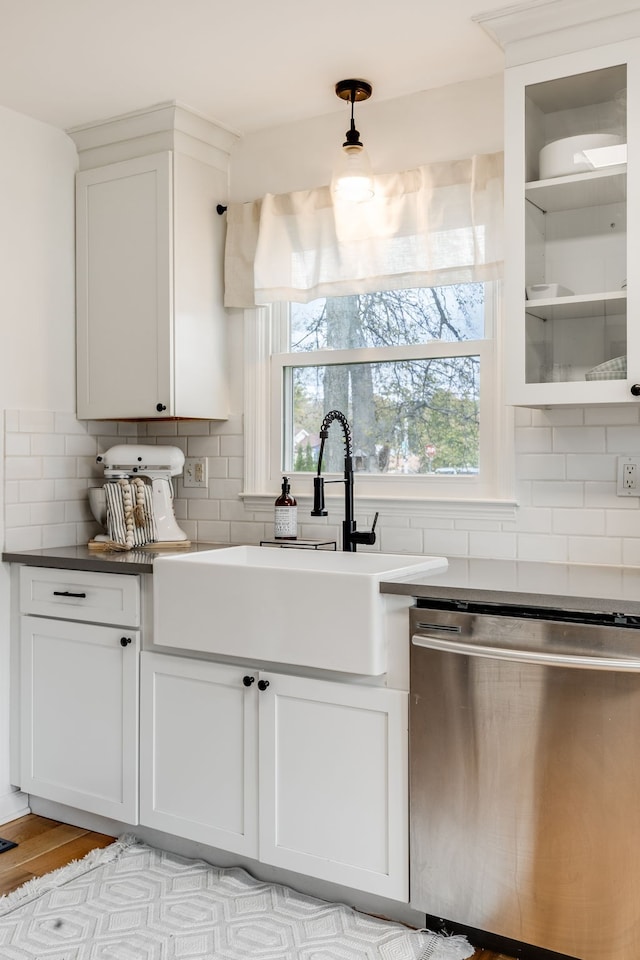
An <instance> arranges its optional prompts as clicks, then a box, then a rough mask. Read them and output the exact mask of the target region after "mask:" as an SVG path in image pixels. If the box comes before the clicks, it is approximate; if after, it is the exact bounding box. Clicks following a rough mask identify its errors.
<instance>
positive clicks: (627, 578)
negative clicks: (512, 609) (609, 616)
mask: <svg viewBox="0 0 640 960" xmlns="http://www.w3.org/2000/svg"><path fill="white" fill-rule="evenodd" d="M380 589H381V591H382V592H383V593H393V594H399V595H402V596H410V597H418V598H420V597H422V598H440V599H453V600H456V599H457V600H467V601H474V600H475V601H479V602H484V603H502V604H515V605H517V606H534V607H550V608H553V607H555V608H560V609H562V610H585V611H590V612H595V613H626V614H631V615H640V567H621V566H606V565H597V564H587V563H540V562H534V561H526V560H485V559H475V558H462V557H460V558H458V557H454V558H452V559H450V560H449V568H448V570H445V571H443V572H441V573H433V574H427V575H425V576H424V577H413V578H412V579H411V581H404V582H401V581H396V582H386V583H382V584H381V585H380Z"/></svg>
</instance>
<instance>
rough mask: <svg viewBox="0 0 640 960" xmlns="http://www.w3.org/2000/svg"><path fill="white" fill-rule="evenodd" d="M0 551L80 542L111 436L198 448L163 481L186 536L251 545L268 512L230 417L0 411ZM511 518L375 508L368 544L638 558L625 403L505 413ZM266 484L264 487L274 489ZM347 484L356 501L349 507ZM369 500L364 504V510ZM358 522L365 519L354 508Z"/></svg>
mask: <svg viewBox="0 0 640 960" xmlns="http://www.w3.org/2000/svg"><path fill="white" fill-rule="evenodd" d="M3 420H4V520H5V544H4V546H5V549H9V550H21V549H34V548H38V547H52V546H66V545H71V544H75V543H84V542H86V541H87V540H88V539H90V538H91V537H92V536H93V535H94V534H95V533H96V532H98V527H97V525H96V524H95V523H94V521H93V518H92V515H91V511H90V510H89V504H88V499H87V489H88V487H90V486H93V485H95V484H96V483H99V482H101V479H102V471H101V469H100V468H99V467H98V466H97V464H96V460H95V458H96V456H97V454H98V453H100V452H103V451H104V450H106V449H107V448H108V447H109V446H112V445H113V444H114V443H135V442H141V443H170V444H175V445H176V446H179V447H180V448H181V449H182V450H183V452H184V454H185V456H192V457H206V458H207V460H208V472H209V483H208V487H207V488H206V489H201V488H185V487H184V485H183V483H182V480H181V478H177V480H176V481H174V483H175V510H176V516H177V517H178V520H179V523H180V525H181V526H182V528H183V529H184V530H185V532H186V534H187V536H188V537H190V538H191V539H192V540H205V541H216V542H222V543H232V542H238V541H244V542H248V543H257V542H259V541H260V540H261V539H268V538H270V537H271V536H272V535H273V526H272V511H271V509H268V508H262V509H255V510H248V509H246V508H245V507H244V504H243V502H242V500H241V499H239V497H238V494H239V493H240V492H241V491H242V486H243V481H242V477H243V452H244V451H243V428H242V418H241V417H239V416H238V417H232V418H230V419H229V420H228V421H225V422H222V423H221V422H217V421H215V422H214V421H211V422H204V421H168V422H158V421H153V422H149V423H129V422H126V423H125V422H121V423H117V422H103V421H78V420H77V419H76V418H75V417H74V415H73V414H71V413H63V412H50V411H24V410H6V411H4V417H3ZM515 421H516V427H515V444H514V448H515V462H516V499H517V501H518V504H519V506H518V508H517V510H516V512H515V518H514V519H509V520H500V519H496V520H492V519H484V520H480V519H475V520H471V519H465V518H464V517H463V516H460V517H455V518H453V517H452V516H451V515H448V516H442V517H439V516H433V517H430V516H427V515H422V516H416V517H415V518H411V517H408V516H406V515H403V516H396V515H394V514H393V512H388V513H385V511H384V510H381V516H380V520H379V523H378V531H379V539H378V547H379V548H380V549H381V550H383V551H387V552H390V553H398V552H400V553H431V554H438V555H441V554H444V555H450V556H457V557H460V556H477V557H493V558H499V559H503V560H504V562H505V563H506V564H507V565H508V564H509V562H510V561H512V560H513V559H522V560H556V561H572V562H578V563H605V564H607V563H611V564H617V563H623V564H634V565H637V564H640V498H623V497H617V496H616V460H617V457H618V456H620V455H627V456H640V411H639V409H638V408H637V407H632V406H624V407H619V408H618V407H597V408H560V409H547V410H526V409H522V410H517V411H516V417H515ZM276 494H277V491H274V497H275V495H276ZM357 506H358V504H357V491H356V510H357ZM369 509H370V505H367V510H369ZM357 515H358V521H359V523H360V524H361V525H367V524H368V523H370V522H371V517H370V516H369V515H368V513H367V514H361V513H359V512H358V511H357ZM340 519H341V518H340V517H333V516H330V517H329V518H328V520H327V521H326V523H324V524H323V525H322V528H321V530H320V529H319V525H318V522H317V521H311V520H308V521H307V520H306V517H305V515H304V513H301V514H300V516H299V535H300V536H302V537H309V538H313V537H320V536H323V537H324V536H327V538H336V539H337V538H338V537H339V520H340Z"/></svg>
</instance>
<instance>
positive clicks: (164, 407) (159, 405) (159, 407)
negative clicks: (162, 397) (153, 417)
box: [156, 403, 167, 413]
mask: <svg viewBox="0 0 640 960" xmlns="http://www.w3.org/2000/svg"><path fill="white" fill-rule="evenodd" d="M166 409H167V408H166V406H165V405H164V403H156V410H157V411H158V413H162V411H163V410H166Z"/></svg>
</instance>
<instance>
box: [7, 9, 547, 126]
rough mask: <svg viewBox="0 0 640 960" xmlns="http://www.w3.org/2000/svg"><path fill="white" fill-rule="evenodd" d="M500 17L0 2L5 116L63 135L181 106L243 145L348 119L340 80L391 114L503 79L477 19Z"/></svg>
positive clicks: (496, 52)
mask: <svg viewBox="0 0 640 960" xmlns="http://www.w3.org/2000/svg"><path fill="white" fill-rule="evenodd" d="M538 2H539V0H538ZM515 5H516V4H512V6H515ZM517 5H518V6H520V5H522V6H527V5H528V3H526V2H525V3H522V4H517ZM504 6H505V2H504V0H493V2H492V0H366V2H352V3H349V2H345V0H323V2H322V3H316V2H312V0H226V2H223V0H0V105H2V106H4V107H9V108H11V109H13V110H17V111H19V112H21V113H25V114H27V115H29V116H32V117H35V118H37V119H39V120H43V121H45V122H47V123H51V124H53V125H54V126H57V127H61V128H63V129H68V128H69V127H73V126H77V125H79V124H83V123H88V122H90V121H94V120H101V119H105V118H107V117H112V116H117V115H119V114H122V113H127V112H129V111H131V110H138V109H142V108H144V107H148V106H151V105H152V104H155V103H159V102H162V101H166V100H178V101H180V102H181V103H183V104H185V105H187V106H190V107H192V108H193V109H195V110H197V111H199V112H201V113H203V114H205V115H206V116H208V117H209V118H211V119H214V120H217V121H218V122H219V123H222V124H223V125H224V126H227V127H229V128H231V129H232V130H235V131H238V132H239V133H247V132H250V131H254V130H258V129H261V128H263V127H270V126H274V125H277V124H281V123H287V122H292V121H296V120H300V119H304V118H308V117H313V116H320V115H322V114H328V113H331V112H333V111H337V110H341V109H342V110H344V109H345V105H344V104H343V103H341V101H339V100H338V99H337V97H336V96H335V93H334V85H335V83H336V81H338V80H341V79H344V78H346V77H362V78H364V79H366V80H369V81H370V82H371V83H373V87H374V91H373V96H374V97H375V98H377V99H380V100H388V99H391V98H394V97H399V96H403V95H405V94H409V93H415V92H417V91H420V90H426V89H429V88H431V87H438V86H443V85H445V84H449V83H455V82H457V81H462V80H468V79H473V78H475V77H483V76H488V75H491V74H493V73H497V72H499V71H501V70H502V68H503V54H502V51H501V50H500V48H499V47H498V46H497V44H496V43H495V42H494V41H493V40H491V39H490V38H489V37H488V36H487V34H486V33H485V32H484V30H483V29H482V28H481V27H480V26H479V25H478V24H477V23H474V22H473V21H472V19H471V17H472V16H473V15H474V14H478V13H484V12H486V11H488V10H495V9H501V8H503V7H504Z"/></svg>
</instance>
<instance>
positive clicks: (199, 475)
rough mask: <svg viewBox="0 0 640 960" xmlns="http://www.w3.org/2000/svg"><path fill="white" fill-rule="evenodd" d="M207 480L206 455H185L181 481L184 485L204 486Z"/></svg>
mask: <svg viewBox="0 0 640 960" xmlns="http://www.w3.org/2000/svg"><path fill="white" fill-rule="evenodd" d="M208 482H209V475H208V470H207V458H206V457H187V458H186V459H185V461H184V473H183V476H182V483H183V484H184V486H185V487H206V486H207V484H208Z"/></svg>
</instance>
